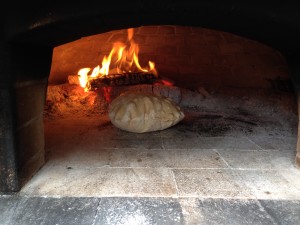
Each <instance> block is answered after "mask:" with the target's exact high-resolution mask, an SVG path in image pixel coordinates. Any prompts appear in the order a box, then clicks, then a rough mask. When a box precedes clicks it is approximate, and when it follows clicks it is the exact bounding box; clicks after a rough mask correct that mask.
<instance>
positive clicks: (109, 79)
mask: <svg viewBox="0 0 300 225" xmlns="http://www.w3.org/2000/svg"><path fill="white" fill-rule="evenodd" d="M155 81H156V76H155V75H154V74H151V73H123V74H109V75H107V76H104V77H99V78H95V79H92V80H90V81H89V82H90V88H91V90H95V89H97V88H101V87H103V86H122V85H134V84H152V83H154V82H155Z"/></svg>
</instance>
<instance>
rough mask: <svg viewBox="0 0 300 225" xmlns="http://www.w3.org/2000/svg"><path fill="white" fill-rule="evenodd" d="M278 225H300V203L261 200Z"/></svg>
mask: <svg viewBox="0 0 300 225" xmlns="http://www.w3.org/2000/svg"><path fill="white" fill-rule="evenodd" d="M259 202H260V204H261V205H262V206H263V207H264V209H265V211H267V212H268V214H269V215H271V216H272V217H273V218H274V220H275V222H276V223H277V224H288V225H299V223H300V201H285V200H259Z"/></svg>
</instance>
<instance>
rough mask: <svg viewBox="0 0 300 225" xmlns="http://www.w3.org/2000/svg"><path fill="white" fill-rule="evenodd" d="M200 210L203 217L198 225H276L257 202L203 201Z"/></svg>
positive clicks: (237, 200) (239, 200)
mask: <svg viewBox="0 0 300 225" xmlns="http://www.w3.org/2000/svg"><path fill="white" fill-rule="evenodd" d="M198 208H199V213H200V214H201V216H202V220H201V223H198V224H205V225H215V224H228V225H229V224H230V225H242V224H245V225H246V224H249V225H252V224H255V225H259V224H261V225H266V224H270V225H271V224H276V223H275V222H274V220H273V218H272V217H270V215H269V214H268V213H267V212H266V211H265V210H264V209H263V208H262V207H261V206H260V205H259V203H258V202H257V201H256V200H246V199H245V200H243V199H202V200H199V202H198ZM199 222H200V221H199Z"/></svg>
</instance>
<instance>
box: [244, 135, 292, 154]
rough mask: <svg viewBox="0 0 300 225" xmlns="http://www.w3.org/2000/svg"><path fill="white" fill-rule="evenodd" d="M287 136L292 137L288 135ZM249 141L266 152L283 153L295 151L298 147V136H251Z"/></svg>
mask: <svg viewBox="0 0 300 225" xmlns="http://www.w3.org/2000/svg"><path fill="white" fill-rule="evenodd" d="M287 135H292V134H291V133H287ZM249 139H250V140H252V141H253V142H255V143H256V144H257V145H258V146H260V147H261V148H262V149H264V150H281V151H288V150H291V151H294V150H295V149H296V146H297V135H296V134H295V135H293V136H283V137H282V136H281V137H272V136H263V135H255V136H249Z"/></svg>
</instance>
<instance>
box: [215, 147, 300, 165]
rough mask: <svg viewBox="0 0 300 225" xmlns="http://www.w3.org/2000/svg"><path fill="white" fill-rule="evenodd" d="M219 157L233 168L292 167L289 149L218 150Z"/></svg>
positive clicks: (291, 156) (293, 154)
mask: <svg viewBox="0 0 300 225" xmlns="http://www.w3.org/2000/svg"><path fill="white" fill-rule="evenodd" d="M218 153H219V154H220V155H221V157H222V158H223V159H224V160H225V161H226V162H227V163H228V165H229V166H230V167H231V168H235V169H289V168H293V167H294V159H295V154H296V153H294V152H291V151H275V150H271V151H237V150H218Z"/></svg>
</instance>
